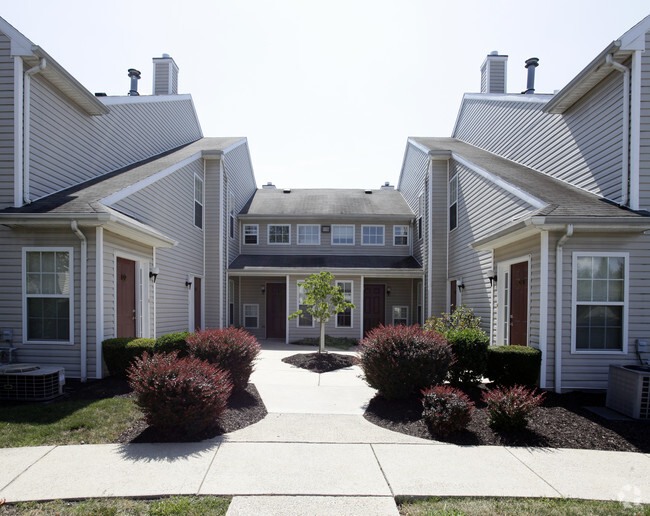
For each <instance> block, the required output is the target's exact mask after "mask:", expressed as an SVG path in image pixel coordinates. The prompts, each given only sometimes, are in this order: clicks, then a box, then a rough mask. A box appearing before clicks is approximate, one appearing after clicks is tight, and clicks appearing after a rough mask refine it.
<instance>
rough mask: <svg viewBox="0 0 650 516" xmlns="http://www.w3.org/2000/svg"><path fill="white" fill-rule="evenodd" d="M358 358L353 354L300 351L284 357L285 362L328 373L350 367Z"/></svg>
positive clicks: (316, 371) (315, 371)
mask: <svg viewBox="0 0 650 516" xmlns="http://www.w3.org/2000/svg"><path fill="white" fill-rule="evenodd" d="M356 360H357V359H356V357H355V356H353V355H343V354H341V353H298V354H297V355H291V356H290V357H285V358H283V359H282V361H283V362H284V363H285V364H291V365H292V366H295V367H300V368H302V369H309V370H310V371H313V372H314V373H328V372H330V371H336V370H337V369H343V368H344V367H350V366H353V365H354V364H356V363H357V361H356Z"/></svg>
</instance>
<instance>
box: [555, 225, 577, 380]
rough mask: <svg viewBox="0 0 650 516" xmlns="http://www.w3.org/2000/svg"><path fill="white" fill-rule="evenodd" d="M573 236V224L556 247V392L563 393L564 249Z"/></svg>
mask: <svg viewBox="0 0 650 516" xmlns="http://www.w3.org/2000/svg"><path fill="white" fill-rule="evenodd" d="M572 235H573V224H567V227H566V233H565V234H564V235H563V236H562V238H560V240H558V242H557V244H556V246H555V375H554V376H555V392H557V393H561V392H562V254H563V253H562V247H563V246H564V244H565V243H566V241H567V240H568V239H569V238H570V237H571V236H572Z"/></svg>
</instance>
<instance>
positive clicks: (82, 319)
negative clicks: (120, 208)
mask: <svg viewBox="0 0 650 516" xmlns="http://www.w3.org/2000/svg"><path fill="white" fill-rule="evenodd" d="M70 228H71V229H72V232H73V233H74V234H75V235H77V237H78V238H79V240H80V242H81V258H80V259H81V266H80V269H81V280H80V281H81V286H80V296H79V326H80V341H81V342H80V346H81V381H82V382H85V381H86V380H88V364H87V363H86V362H87V359H88V341H87V339H88V334H87V323H86V321H87V314H86V307H87V305H88V302H87V301H88V292H87V264H88V240H87V239H86V237H85V235H84V234H83V233H82V232H81V230H80V229H79V226H78V225H77V221H76V220H73V221H71V222H70ZM71 309H72V311H73V312H74V307H71Z"/></svg>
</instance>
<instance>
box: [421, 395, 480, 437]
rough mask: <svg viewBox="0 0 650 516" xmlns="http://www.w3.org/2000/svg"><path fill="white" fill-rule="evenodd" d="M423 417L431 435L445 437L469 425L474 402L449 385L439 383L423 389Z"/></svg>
mask: <svg viewBox="0 0 650 516" xmlns="http://www.w3.org/2000/svg"><path fill="white" fill-rule="evenodd" d="M422 407H423V411H422V418H423V419H424V422H425V423H426V424H427V428H428V429H429V432H430V433H431V435H433V436H435V437H438V438H441V439H444V438H446V437H448V436H449V434H451V433H453V432H457V431H459V430H464V429H465V428H467V425H469V422H470V421H471V419H472V412H473V411H474V402H473V401H470V399H469V398H468V397H467V395H466V394H465V393H464V392H463V391H461V390H459V389H455V388H454V387H451V386H449V385H437V386H435V387H430V388H429V389H425V390H423V391H422Z"/></svg>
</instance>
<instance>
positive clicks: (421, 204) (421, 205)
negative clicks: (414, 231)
mask: <svg viewBox="0 0 650 516" xmlns="http://www.w3.org/2000/svg"><path fill="white" fill-rule="evenodd" d="M423 217H424V193H421V194H420V196H419V197H418V239H419V240H422V218H423Z"/></svg>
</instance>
